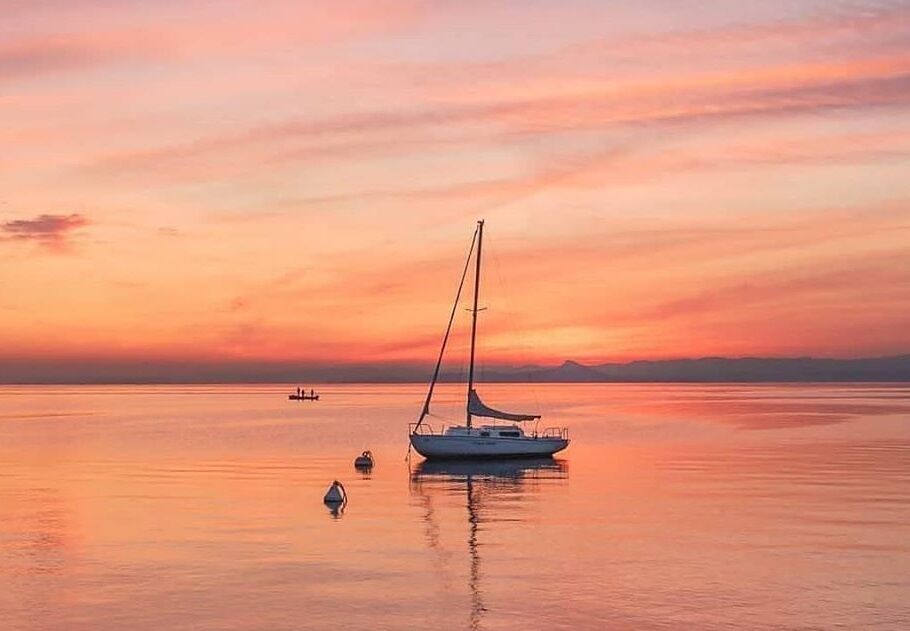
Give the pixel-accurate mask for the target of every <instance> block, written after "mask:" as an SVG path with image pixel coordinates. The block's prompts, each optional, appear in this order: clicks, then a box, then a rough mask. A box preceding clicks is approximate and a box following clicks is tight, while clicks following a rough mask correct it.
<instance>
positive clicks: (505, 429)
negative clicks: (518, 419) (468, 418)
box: [445, 425, 525, 438]
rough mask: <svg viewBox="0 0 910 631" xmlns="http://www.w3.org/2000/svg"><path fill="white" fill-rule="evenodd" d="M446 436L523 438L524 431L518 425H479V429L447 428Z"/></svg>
mask: <svg viewBox="0 0 910 631" xmlns="http://www.w3.org/2000/svg"><path fill="white" fill-rule="evenodd" d="M445 435H446V436H463V437H470V438H525V433H524V430H523V429H521V428H520V427H519V426H518V425H481V426H480V427H464V426H460V427H449V428H446V433H445Z"/></svg>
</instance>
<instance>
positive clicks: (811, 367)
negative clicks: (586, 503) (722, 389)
mask: <svg viewBox="0 0 910 631" xmlns="http://www.w3.org/2000/svg"><path fill="white" fill-rule="evenodd" d="M483 377H484V380H485V381H505V382H514V381H539V382H575V383H577V382H759V381H772V382H800V381H802V382H806V381H910V355H897V356H893V357H871V358H862V359H820V358H814V357H795V358H774V357H737V358H727V357H702V358H699V359H669V360H657V361H633V362H628V363H608V364H596V365H590V366H587V365H584V364H580V363H578V362H575V361H566V362H564V363H563V364H562V365H561V366H558V367H555V368H542V367H534V366H530V367H523V368H514V369H511V368H503V369H495V370H487V371H485V372H484V375H483Z"/></svg>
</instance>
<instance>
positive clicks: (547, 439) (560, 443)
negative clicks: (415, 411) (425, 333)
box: [409, 219, 569, 459]
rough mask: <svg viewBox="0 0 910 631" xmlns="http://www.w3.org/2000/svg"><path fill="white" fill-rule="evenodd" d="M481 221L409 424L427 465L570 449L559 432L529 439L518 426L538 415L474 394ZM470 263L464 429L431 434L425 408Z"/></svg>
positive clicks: (536, 434) (564, 432) (558, 429)
mask: <svg viewBox="0 0 910 631" xmlns="http://www.w3.org/2000/svg"><path fill="white" fill-rule="evenodd" d="M483 224H484V222H483V220H482V219H481V220H480V221H478V222H477V228H476V229H475V230H474V237H473V238H472V239H471V247H470V249H469V250H468V258H467V260H466V261H465V266H464V271H463V272H462V274H461V282H460V283H459V284H458V292H457V293H456V294H455V304H454V305H453V306H452V313H451V315H450V316H449V324H448V327H446V332H445V336H444V337H443V339H442V348H441V349H440V351H439V357H438V359H437V360H436V368H435V370H434V371H433V378H432V379H431V380H430V387H429V390H428V392H427V397H426V401H425V402H424V404H423V409H422V410H421V413H420V417H419V419H418V420H417V422H416V423H411V425H410V427H409V434H410V440H411V445H412V446H413V447H414V449H415V450H416V451H417V453H419V454H420V455H421V456H423V457H425V458H428V459H437V458H456V459H457V458H528V457H541V456H544V457H546V456H552V455H553V454H555V453H557V452H559V451H562V450H563V449H565V448H566V447H568V446H569V431H568V429H566V428H564V427H549V428H546V429H544V430H543V431H540V432H538V431H537V429H536V428H535V429H534V430H533V431H531V432H530V433H528V432H525V430H524V428H523V427H522V426H521V425H520V423H526V422H536V421H539V420H540V415H538V414H515V413H511V412H503V411H500V410H497V409H495V408H492V407H490V406H488V405H486V404H485V403H484V402H483V400H481V398H480V395H479V394H477V391H476V390H475V389H474V359H475V347H476V342H477V313H478V311H479V310H478V308H477V301H478V298H479V295H480V265H481V252H482V249H483ZM475 248H476V251H477V252H476V257H474V259H475V261H474V301H473V302H474V306H473V308H472V309H471V316H472V319H471V355H470V363H469V364H468V391H467V405H466V409H465V412H466V420H465V424H464V425H456V426H451V427H448V428H443V429H440V430H439V431H436V430H434V429H433V428H432V427H431V426H430V425H429V424H428V423H426V422H425V420H426V418H427V416H428V415H429V414H430V402H431V401H432V399H433V390H434V388H435V387H436V382H437V381H438V379H439V369H440V366H441V365H442V358H443V355H444V353H445V349H446V343H447V342H448V340H449V333H450V332H451V331H452V322H453V321H454V320H455V312H456V310H457V309H458V302H459V300H460V299H461V291H462V289H463V288H464V282H465V279H466V277H467V274H468V269H469V267H470V264H471V258H472V255H474V250H475ZM474 417H480V418H489V419H494V424H492V425H488V424H483V425H479V426H477V425H475V424H474ZM497 419H498V420H503V421H510V423H509V424H505V425H499V424H495V420H497Z"/></svg>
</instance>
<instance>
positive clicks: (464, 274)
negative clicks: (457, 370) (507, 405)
mask: <svg viewBox="0 0 910 631" xmlns="http://www.w3.org/2000/svg"><path fill="white" fill-rule="evenodd" d="M479 231H480V227H479V226H478V227H477V228H475V229H474V236H473V237H472V238H471V247H470V249H469V250H468V257H467V259H465V263H464V270H462V272H461V281H460V282H459V283H458V291H457V292H456V293H455V303H454V304H453V305H452V313H451V314H450V315H449V324H448V326H447V327H446V334H445V336H443V338H442V348H440V349H439V357H438V358H437V359H436V368H435V369H434V370H433V379H432V380H431V381H430V388H429V390H428V391H427V400H426V401H425V402H424V404H423V410H421V412H420V418H419V419H418V420H417V425H415V426H414V431H417V428H418V427H420V424H421V423H423V419H424V418H426V415H427V414H429V413H430V399H432V398H433V389H434V388H435V387H436V380H437V379H439V368H440V366H442V356H443V354H444V353H445V351H446V344H447V343H448V341H449V333H451V332H452V322H453V321H454V320H455V312H456V311H457V310H458V301H459V300H461V290H462V288H464V280H465V278H467V276H468V268H469V267H470V265H471V255H472V254H473V253H474V245H475V244H476V243H477V233H478V232H479Z"/></svg>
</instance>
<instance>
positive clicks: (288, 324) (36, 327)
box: [0, 0, 910, 380]
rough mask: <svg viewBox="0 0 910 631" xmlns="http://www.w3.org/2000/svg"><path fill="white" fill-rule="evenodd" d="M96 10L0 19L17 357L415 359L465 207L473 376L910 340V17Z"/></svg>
mask: <svg viewBox="0 0 910 631" xmlns="http://www.w3.org/2000/svg"><path fill="white" fill-rule="evenodd" d="M87 4H88V10H91V11H93V15H95V19H93V20H91V21H89V22H83V21H78V22H74V20H73V16H74V15H75V13H74V12H75V11H76V9H74V8H72V7H68V6H59V7H55V8H47V7H44V8H42V7H40V6H35V7H30V6H23V7H22V8H21V9H18V10H17V11H16V12H15V14H14V15H10V16H8V20H7V21H8V24H7V25H6V27H5V31H4V35H3V36H2V37H0V69H2V74H0V85H2V86H3V87H4V88H6V89H5V90H4V93H5V97H4V105H3V106H2V107H3V110H4V122H5V123H6V124H5V125H4V126H3V129H0V142H3V144H4V147H5V151H4V155H3V156H0V186H2V190H3V195H2V196H0V360H3V361H5V362H7V364H10V363H11V362H12V363H15V361H18V360H21V361H22V362H29V361H48V362H52V361H55V360H59V361H60V362H70V361H75V362H78V361H80V360H82V361H85V362H107V361H126V360H128V361H136V362H142V361H165V360H166V361H186V362H217V361H225V362H291V361H300V362H309V363H316V364H319V363H325V364H332V365H343V364H351V365H365V364H386V363H388V364H415V363H416V364H420V365H423V364H426V363H429V362H432V361H433V359H434V358H435V354H436V352H437V350H438V345H439V343H440V340H441V336H442V333H443V327H444V325H445V321H446V317H447V315H448V310H449V309H450V307H451V300H452V299H453V297H454V292H455V283H456V281H457V275H458V273H459V270H460V268H461V265H462V262H463V259H464V256H465V254H466V250H467V245H468V242H469V239H470V234H471V231H472V230H473V226H474V221H475V220H476V219H478V218H481V217H483V218H485V219H486V220H487V229H488V235H487V236H488V239H487V243H486V244H485V245H486V247H487V248H488V249H487V251H486V252H487V257H486V259H485V267H484V278H483V285H482V293H481V302H483V303H484V305H485V306H487V307H488V308H489V309H488V310H487V311H485V312H484V313H483V315H482V317H481V324H480V327H481V328H480V331H481V340H480V356H481V358H482V360H483V361H484V362H487V363H488V364H489V365H497V364H512V365H514V364H525V363H534V364H548V365H553V364H559V363H561V362H562V361H564V360H566V359H573V360H578V361H581V362H586V363H599V362H606V361H627V360H634V359H664V358H678V357H692V356H706V355H727V356H744V355H753V356H791V355H817V356H829V357H830V356H842V357H857V356H871V355H888V354H900V353H907V352H910V327H907V325H906V324H907V318H906V314H907V313H908V311H910V292H908V290H907V288H908V287H910V238H908V234H910V232H908V230H910V228H908V226H910V184H908V181H907V178H906V173H907V167H908V166H910V126H908V120H910V117H908V115H907V114H908V109H910V90H908V86H910V78H908V77H910V50H908V49H907V47H906V45H905V44H904V40H905V39H906V38H905V37H903V36H904V35H905V34H906V33H907V32H908V31H907V29H908V28H910V10H908V9H907V8H889V9H883V8H878V7H875V8H869V7H865V8H863V7H857V8H856V9H845V8H840V9H838V10H837V11H834V10H830V12H829V10H827V9H825V8H817V7H816V8H811V9H810V8H809V7H808V6H805V7H803V6H802V5H800V3H797V5H800V6H799V7H796V6H795V5H794V6H793V7H791V6H787V7H783V6H780V7H776V6H769V7H766V8H763V9H762V10H761V11H757V12H750V15H749V16H748V17H747V16H744V15H740V14H738V13H737V10H736V8H735V7H733V6H730V7H727V8H720V7H714V8H707V7H706V8H705V9H704V10H703V11H702V12H699V13H698V14H697V15H693V14H690V13H686V12H685V11H683V10H682V9H673V8H668V7H665V6H663V5H660V6H658V5H656V4H654V3H647V2H646V3H644V4H643V5H641V6H640V7H638V8H637V9H635V10H632V9H631V8H629V7H621V6H608V5H604V6H600V5H597V6H593V7H578V6H575V5H574V4H572V3H569V4H567V5H565V6H564V7H562V8H560V9H559V10H557V9H555V8H553V7H547V6H544V5H540V6H537V5H535V6H533V7H523V10H522V11H520V12H513V11H506V12H503V10H502V9H501V8H500V9H497V8H495V7H491V6H490V7H488V6H480V5H478V6H473V5H471V6H467V5H466V6H458V7H454V6H453V7H448V8H441V7H436V8H430V7H427V6H425V5H422V4H420V3H413V2H410V1H393V2H388V3H380V4H375V3H364V2H340V3H334V4H331V5H326V6H322V7H319V10H315V9H314V8H313V7H309V6H299V5H298V3H291V2H284V1H281V0H274V1H271V0H270V1H269V2H265V3H260V4H259V5H257V7H256V8H255V10H254V9H253V8H252V7H238V9H237V11H236V12H235V13H232V14H224V13H221V12H219V11H217V10H216V9H215V8H214V7H213V6H212V5H209V4H208V3H196V2H189V3H186V5H185V6H179V7H177V6H173V7H172V6H154V7H148V8H145V9H142V10H140V9H139V8H137V7H135V6H132V5H123V6H116V7H113V6H110V5H107V4H105V5H102V4H101V3H95V2H94V0H89V2H88V3H87ZM96 4H97V6H94V5H96ZM80 6H81V5H80ZM80 10H82V9H80ZM554 12H556V13H557V14H558V18H559V19H554ZM519 14H520V15H519ZM77 23H78V24H79V26H78V28H77V27H76V26H74V24H77ZM468 27H470V28H468ZM467 32H470V33H472V35H471V37H467V36H465V35H464V33H467ZM462 313H463V312H462ZM465 324H466V318H464V317H462V318H461V319H460V320H459V322H458V327H459V328H458V330H456V336H455V338H454V339H453V345H452V349H451V351H452V352H451V361H452V362H453V364H458V362H461V361H463V358H464V354H465V344H466V329H465ZM74 370H75V368H74ZM0 380H2V376H0Z"/></svg>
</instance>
